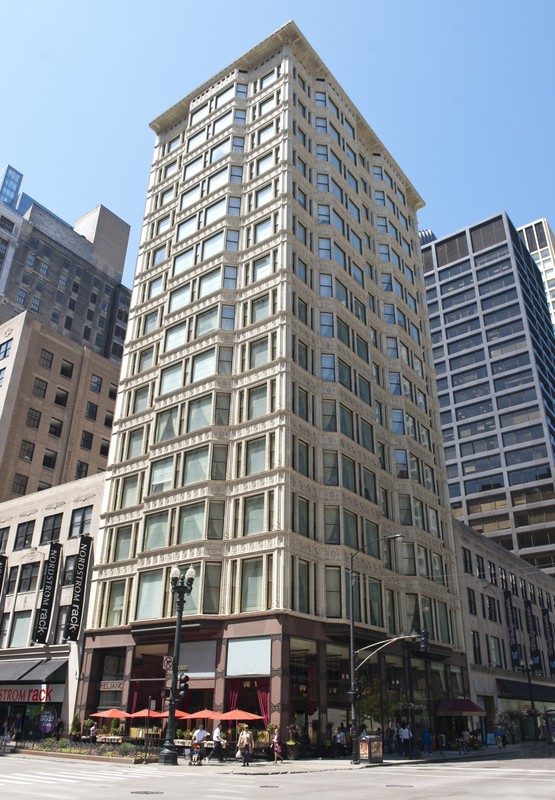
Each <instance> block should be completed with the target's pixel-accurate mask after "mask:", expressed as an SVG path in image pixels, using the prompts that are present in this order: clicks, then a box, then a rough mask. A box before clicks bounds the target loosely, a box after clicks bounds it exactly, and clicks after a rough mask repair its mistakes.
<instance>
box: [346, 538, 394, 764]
mask: <svg viewBox="0 0 555 800" xmlns="http://www.w3.org/2000/svg"><path fill="white" fill-rule="evenodd" d="M402 538H403V534H402V533H396V534H393V535H392V536H380V538H379V539H372V541H370V542H366V544H365V545H363V546H362V547H359V548H358V550H353V552H352V553H351V555H350V564H349V669H350V678H351V689H350V692H349V701H350V703H351V748H352V752H351V763H352V764H359V763H360V752H359V742H358V713H357V712H358V701H359V699H360V691H359V685H358V681H357V677H356V665H355V656H356V653H355V609H354V600H355V573H354V571H353V562H354V560H355V556H357V555H358V554H359V553H364V552H365V551H366V549H367V548H368V547H370V546H371V545H373V544H377V542H382V541H384V540H388V539H402Z"/></svg>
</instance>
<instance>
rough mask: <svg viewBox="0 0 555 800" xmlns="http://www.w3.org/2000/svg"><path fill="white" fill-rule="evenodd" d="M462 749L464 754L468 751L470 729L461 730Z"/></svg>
mask: <svg viewBox="0 0 555 800" xmlns="http://www.w3.org/2000/svg"><path fill="white" fill-rule="evenodd" d="M462 740H463V750H464V752H465V753H466V754H468V753H470V731H469V730H468V728H465V729H464V731H463V732H462Z"/></svg>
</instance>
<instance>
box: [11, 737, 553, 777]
mask: <svg viewBox="0 0 555 800" xmlns="http://www.w3.org/2000/svg"><path fill="white" fill-rule="evenodd" d="M8 755H10V756H12V757H13V756H15V757H16V758H33V757H34V756H39V755H40V756H41V757H46V758H52V759H57V760H60V761H64V760H66V761H67V760H68V759H71V760H73V761H79V760H82V761H102V762H104V763H106V762H108V763H110V762H118V763H122V762H123V763H126V764H128V766H130V767H133V768H136V769H152V768H153V767H155V768H157V767H159V765H158V762H157V761H154V762H149V763H148V764H142V763H141V764H135V765H133V764H132V763H129V760H128V759H125V760H124V759H111V758H109V757H95V756H83V757H82V759H81V758H80V757H79V755H77V754H71V755H66V754H62V753H56V752H52V753H44V752H43V753H37V752H34V751H33V750H25V749H20V750H17V749H16V748H15V747H14V746H8V748H6V751H5V752H3V753H0V757H1V756H8ZM517 758H530V759H532V758H538V759H540V758H541V759H550V760H552V759H555V744H546V742H544V741H540V742H519V743H518V744H514V745H508V746H507V747H506V748H499V747H497V746H495V745H490V746H488V747H482V748H480V750H471V751H470V753H468V754H462V755H459V753H458V752H457V751H456V750H445V751H444V753H443V754H442V753H441V752H439V751H435V752H433V753H431V754H430V755H426V756H421V757H419V758H417V757H414V758H404V757H403V756H397V755H386V756H384V760H383V761H382V762H379V763H368V762H365V761H363V762H361V763H360V764H352V763H351V761H350V758H349V756H347V757H346V758H338V759H334V758H301V759H298V760H293V761H288V760H286V761H285V762H284V763H283V764H274V763H273V761H265V760H263V759H260V760H255V761H252V762H251V764H250V765H249V766H248V767H242V766H241V763H240V762H238V761H235V760H234V759H228V760H227V761H225V762H224V763H223V764H222V763H219V762H218V761H208V760H207V759H206V758H205V759H204V760H203V762H202V767H203V771H204V770H210V771H211V772H212V771H219V772H223V773H226V774H244V775H249V774H251V775H275V774H276V773H286V774H287V773H289V774H300V773H306V772H338V771H339V772H344V771H347V770H359V769H368V768H374V767H382V768H383V767H392V766H396V767H402V766H403V765H405V764H409V765H414V764H434V763H449V762H469V761H474V762H475V761H491V760H499V761H505V760H511V759H517ZM178 768H180V769H182V770H185V771H188V770H193V769H196V768H195V767H189V759H188V758H179V759H178ZM163 769H168V770H174V769H175V767H173V766H172V767H163Z"/></svg>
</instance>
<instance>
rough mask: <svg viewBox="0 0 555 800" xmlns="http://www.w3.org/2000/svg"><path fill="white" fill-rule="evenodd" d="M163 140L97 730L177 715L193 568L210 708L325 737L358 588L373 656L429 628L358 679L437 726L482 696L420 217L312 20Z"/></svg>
mask: <svg viewBox="0 0 555 800" xmlns="http://www.w3.org/2000/svg"><path fill="white" fill-rule="evenodd" d="M152 128H153V130H154V131H155V132H156V134H157V141H156V146H155V152H154V160H153V165H152V173H151V179H150V185H149V189H148V196H147V202H146V213H145V219H144V227H143V232H142V239H141V244H140V252H139V260H138V267H137V273H136V276H135V284H134V289H133V300H132V310H131V314H130V330H129V336H128V339H127V345H126V348H127V350H126V354H125V355H124V362H123V366H122V381H121V383H120V390H119V394H118V406H117V408H118V411H117V416H118V417H119V420H118V421H117V424H116V428H115V436H114V440H113V447H112V450H111V453H112V461H113V464H112V468H111V470H110V473H109V479H108V482H109V492H108V495H109V500H108V506H107V508H106V516H105V538H104V546H103V550H102V553H101V558H100V561H99V563H98V564H97V566H96V570H95V573H94V576H93V581H94V585H95V586H96V600H95V603H94V607H93V614H92V617H91V618H90V620H89V627H90V629H91V630H90V635H89V637H88V638H87V640H86V642H85V645H84V651H85V664H84V667H83V670H82V674H83V675H85V676H90V679H89V680H87V681H86V682H85V684H84V686H83V694H82V696H81V699H80V704H81V711H83V713H88V711H89V710H90V711H92V710H93V709H96V708H97V707H98V706H100V707H102V706H105V705H107V704H113V703H115V704H117V705H119V704H122V705H123V706H124V707H129V708H133V707H134V706H136V707H137V708H138V707H140V706H141V705H144V704H145V703H146V702H147V701H148V698H149V696H152V697H153V698H155V699H156V701H157V703H158V704H159V703H160V701H161V698H162V697H163V690H164V686H165V685H166V673H165V671H164V668H163V659H164V657H165V656H167V655H168V654H169V653H171V652H172V647H173V644H172V643H173V640H174V631H175V624H176V622H175V617H174V613H175V612H174V605H173V600H172V595H171V591H170V572H171V568H172V566H174V565H178V566H180V567H183V568H185V567H186V566H188V565H194V567H195V569H196V579H195V582H194V586H193V593H192V595H191V596H189V597H188V598H187V600H186V605H185V618H186V624H185V626H184V628H183V632H182V652H181V654H180V657H179V664H181V665H185V664H186V665H187V671H188V674H189V677H190V684H189V685H190V691H189V695H188V697H189V701H188V702H190V703H191V704H193V706H194V707H198V708H201V707H203V706H205V705H208V704H212V703H214V704H215V707H216V708H218V709H220V710H223V709H224V708H233V707H234V705H235V704H236V705H237V706H239V707H240V708H245V709H246V710H251V711H255V712H256V713H260V714H261V715H262V717H264V719H265V720H266V721H269V719H270V718H272V719H273V720H274V721H275V722H281V724H283V725H284V726H285V725H287V724H293V723H294V724H296V725H297V726H298V727H299V728H301V727H304V728H306V731H307V734H308V736H309V737H310V738H311V739H312V740H313V741H316V739H320V741H323V739H324V737H325V732H326V727H327V726H328V725H337V724H339V723H340V722H341V721H343V722H345V721H346V719H347V717H348V702H347V699H346V692H347V690H348V688H349V672H350V667H349V657H350V651H349V624H348V623H349V620H350V600H349V594H350V587H351V586H352V587H353V595H354V605H353V617H352V618H353V621H354V623H355V642H356V646H357V648H358V647H363V646H367V645H370V644H371V643H376V642H378V641H381V640H383V639H385V638H386V637H393V636H396V635H400V634H401V633H405V634H408V633H409V632H410V631H411V629H416V630H420V629H427V630H428V631H429V637H430V642H431V650H430V653H429V654H428V655H425V654H422V653H420V654H418V655H417V656H416V657H415V656H414V654H411V652H410V648H409V650H407V649H403V648H402V647H401V644H400V643H399V642H397V643H396V646H395V647H393V646H392V647H391V648H386V649H385V650H384V651H383V652H382V656H380V657H379V658H374V659H370V660H368V662H367V664H366V665H365V666H364V668H363V670H362V671H361V672H359V673H358V674H357V675H358V676H360V677H361V679H362V680H363V681H368V687H369V688H368V692H369V694H370V693H373V696H374V698H375V702H376V706H375V708H380V706H381V707H382V708H383V711H384V719H386V720H389V719H391V718H394V716H395V714H396V713H397V711H396V710H395V709H393V708H392V707H391V702H392V701H391V697H390V695H389V694H388V693H387V692H386V688H385V687H386V681H392V684H391V685H392V686H394V687H395V688H396V691H397V692H398V695H397V696H396V704H397V705H396V708H399V709H405V710H404V712H403V711H399V712H398V713H399V714H401V713H404V714H405V715H408V714H409V711H410V713H412V711H413V710H414V707H413V706H410V707H409V706H408V705H407V703H408V701H409V700H410V699H414V698H416V699H417V700H418V702H420V703H421V704H422V713H423V714H424V717H423V718H422V719H423V720H424V719H425V720H426V722H427V723H428V722H429V720H430V719H431V716H432V715H433V713H434V709H435V706H436V701H437V700H439V697H440V696H441V697H444V696H445V694H446V693H453V694H454V695H455V696H459V695H460V696H463V695H464V692H465V690H466V689H467V686H466V684H465V680H466V678H465V675H466V673H465V670H464V668H463V663H464V658H463V655H462V651H461V644H462V636H461V625H460V615H459V599H458V596H457V591H456V578H455V577H454V576H453V572H454V570H453V569H452V566H453V563H454V560H453V559H454V554H453V541H452V530H451V524H450V512H449V501H448V497H447V491H446V483H445V473H444V468H443V466H442V463H443V462H442V460H441V459H442V456H441V452H442V447H441V438H440V429H439V415H438V406H437V399H436V398H435V394H433V393H432V394H431V393H430V391H429V387H430V385H431V386H432V387H433V386H434V375H433V371H432V364H431V348H430V341H429V337H428V334H427V332H426V327H427V326H426V324H425V320H426V308H425V305H424V303H423V298H424V291H423V289H424V286H423V283H422V267H421V263H420V261H419V248H418V236H417V225H416V211H417V209H418V208H419V207H420V206H421V204H422V201H421V198H420V197H419V195H418V194H417V192H416V191H415V190H414V188H413V186H412V185H411V184H410V182H409V180H408V179H407V177H406V176H405V175H404V173H403V172H402V170H401V169H400V167H399V166H398V165H397V164H396V163H395V161H394V159H393V158H392V156H391V155H390V153H389V152H388V151H387V150H386V149H385V147H384V145H383V144H382V143H381V142H380V141H379V139H378V138H377V137H376V135H375V134H374V132H373V131H372V129H371V128H370V127H369V125H368V124H367V123H366V122H365V120H364V119H363V118H362V117H361V115H360V113H359V112H358V111H357V109H356V108H355V106H354V105H353V103H352V102H351V101H350V100H349V98H348V97H347V95H346V94H345V92H344V91H343V90H342V89H341V87H340V86H339V85H338V83H337V81H336V80H335V79H334V78H333V76H332V75H331V74H330V72H329V70H328V69H327V68H326V67H325V65H324V64H323V63H322V61H321V59H320V57H319V56H318V55H317V54H316V53H315V52H314V50H313V49H312V48H311V47H310V45H309V44H308V42H307V41H306V39H305V38H304V37H303V36H302V34H301V33H300V31H299V30H298V28H297V27H296V25H295V24H294V23H289V24H287V25H285V26H284V27H283V28H281V29H280V30H278V31H277V32H276V33H275V34H274V35H272V36H270V37H269V38H268V39H266V40H265V41H263V42H262V43H260V44H259V45H258V46H257V47H255V48H254V49H253V50H251V51H250V52H248V53H247V54H246V55H244V56H243V57H241V58H239V59H238V60H237V61H236V62H235V63H233V64H231V65H230V66H229V67H227V68H226V69H224V70H222V71H221V72H220V73H218V74H217V75H215V76H214V77H213V78H211V79H209V80H207V81H206V83H204V84H203V85H202V86H201V87H199V88H198V89H197V90H195V91H193V92H192V93H191V94H189V95H188V96H187V97H185V98H184V99H183V100H181V101H180V102H178V103H176V105H175V106H173V107H172V108H171V109H169V110H168V111H167V112H166V113H164V114H162V115H161V116H160V117H159V118H158V119H156V120H155V121H154V122H153V123H152ZM401 533H403V534H404V535H405V538H404V539H403V540H397V539H392V538H391V537H393V536H397V535H398V534H401ZM357 551H362V552H357ZM351 569H353V572H354V574H353V582H352V583H351V581H350V570H351ZM411 659H412V669H411V668H410V661H411ZM158 707H160V706H159V705H158ZM374 713H375V719H376V720H377V723H378V724H381V716H380V714H379V713H378V712H376V711H375V712H374Z"/></svg>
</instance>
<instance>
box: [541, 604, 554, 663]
mask: <svg viewBox="0 0 555 800" xmlns="http://www.w3.org/2000/svg"><path fill="white" fill-rule="evenodd" d="M542 618H543V635H544V637H545V644H546V649H547V658H548V660H549V672H550V673H551V675H555V647H554V646H553V628H552V627H551V622H550V621H549V610H548V609H547V608H542Z"/></svg>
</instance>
